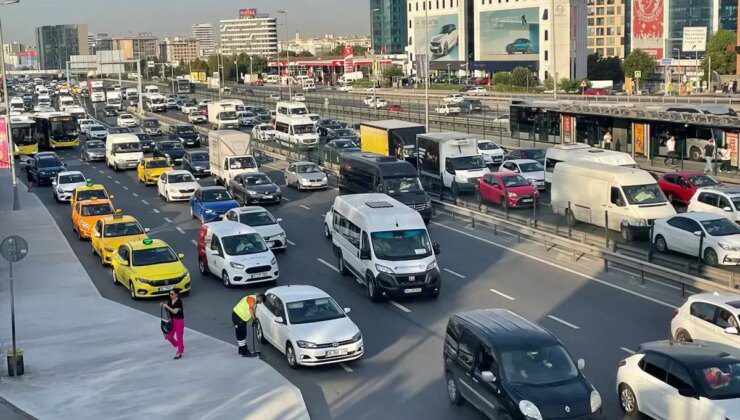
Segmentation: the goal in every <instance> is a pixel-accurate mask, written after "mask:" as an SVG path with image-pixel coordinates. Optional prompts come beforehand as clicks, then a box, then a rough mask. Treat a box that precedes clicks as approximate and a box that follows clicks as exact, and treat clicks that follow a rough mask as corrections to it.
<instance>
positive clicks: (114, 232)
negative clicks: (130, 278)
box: [90, 213, 149, 265]
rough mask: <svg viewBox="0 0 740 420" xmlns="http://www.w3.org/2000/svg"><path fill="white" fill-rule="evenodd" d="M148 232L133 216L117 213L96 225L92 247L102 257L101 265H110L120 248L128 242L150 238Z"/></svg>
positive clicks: (91, 241)
mask: <svg viewBox="0 0 740 420" xmlns="http://www.w3.org/2000/svg"><path fill="white" fill-rule="evenodd" d="M148 232H149V228H142V227H141V225H140V224H139V222H138V221H137V220H136V219H135V218H134V217H133V216H125V215H123V214H120V213H117V214H114V215H113V216H112V217H104V218H102V219H100V220H98V221H97V222H96V223H95V226H93V230H92V235H91V236H90V247H91V248H92V252H93V253H94V254H97V255H98V256H99V257H100V263H101V264H103V265H108V264H110V262H111V260H112V259H113V253H114V252H116V250H118V247H120V246H121V245H123V244H125V243H126V242H131V241H141V240H144V239H146V238H148V235H147V233H148Z"/></svg>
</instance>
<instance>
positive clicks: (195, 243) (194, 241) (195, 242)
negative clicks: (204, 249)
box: [190, 239, 198, 246]
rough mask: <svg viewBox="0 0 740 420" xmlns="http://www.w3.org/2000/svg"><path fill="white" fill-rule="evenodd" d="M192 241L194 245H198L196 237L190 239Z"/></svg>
mask: <svg viewBox="0 0 740 420" xmlns="http://www.w3.org/2000/svg"><path fill="white" fill-rule="evenodd" d="M190 243H191V244H193V245H196V246H197V245H198V242H197V241H196V240H195V239H191V240H190Z"/></svg>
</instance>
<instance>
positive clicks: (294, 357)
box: [254, 285, 365, 368]
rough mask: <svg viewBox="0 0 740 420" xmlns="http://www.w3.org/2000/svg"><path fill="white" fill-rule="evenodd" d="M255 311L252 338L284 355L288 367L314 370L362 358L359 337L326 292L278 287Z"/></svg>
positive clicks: (269, 291) (312, 288) (298, 286)
mask: <svg viewBox="0 0 740 420" xmlns="http://www.w3.org/2000/svg"><path fill="white" fill-rule="evenodd" d="M265 296H266V298H265V301H264V302H263V303H262V304H259V305H257V308H256V309H255V320H254V322H255V328H256V331H255V334H256V337H257V340H259V341H260V343H270V344H272V345H273V346H274V347H275V348H276V349H278V350H279V351H280V352H282V353H283V354H285V358H286V360H287V363H288V366H290V367H291V368H297V367H299V366H317V365H324V364H329V363H339V362H347V361H350V360H356V359H358V358H360V357H362V355H363V353H364V352H365V348H364V345H363V341H362V334H361V333H360V329H359V328H357V325H355V323H354V322H352V320H351V319H350V318H349V317H348V316H347V314H348V313H349V308H344V309H342V308H341V307H340V306H339V305H338V304H337V303H336V302H335V301H334V299H332V298H331V296H329V295H328V294H326V292H324V291H322V290H321V289H318V288H316V287H314V286H302V285H291V286H279V287H275V288H272V289H268V290H267V291H266V292H265Z"/></svg>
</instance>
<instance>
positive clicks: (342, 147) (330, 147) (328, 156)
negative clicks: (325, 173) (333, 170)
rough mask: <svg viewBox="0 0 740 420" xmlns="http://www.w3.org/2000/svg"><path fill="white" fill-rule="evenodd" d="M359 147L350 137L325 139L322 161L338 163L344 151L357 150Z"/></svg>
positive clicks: (351, 151)
mask: <svg viewBox="0 0 740 420" xmlns="http://www.w3.org/2000/svg"><path fill="white" fill-rule="evenodd" d="M359 151H360V148H359V147H358V146H357V143H356V142H355V141H354V140H352V139H336V140H330V141H327V142H326V144H325V145H324V148H323V155H324V162H330V163H339V161H340V160H341V159H342V156H343V155H344V154H345V153H353V152H359Z"/></svg>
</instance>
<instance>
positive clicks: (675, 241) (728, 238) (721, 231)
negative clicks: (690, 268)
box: [651, 212, 740, 266]
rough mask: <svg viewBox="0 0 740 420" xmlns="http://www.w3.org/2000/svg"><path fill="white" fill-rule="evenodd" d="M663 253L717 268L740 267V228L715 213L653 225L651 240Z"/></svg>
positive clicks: (683, 216) (680, 216)
mask: <svg viewBox="0 0 740 420" xmlns="http://www.w3.org/2000/svg"><path fill="white" fill-rule="evenodd" d="M651 240H652V241H653V243H654V244H655V249H657V250H658V251H659V252H668V251H675V252H679V253H681V254H686V255H689V256H690V257H694V258H696V257H697V256H698V255H699V244H700V243H701V256H702V258H703V259H704V262H705V263H707V264H709V265H712V266H716V265H738V264H740V226H738V225H737V224H735V223H734V222H732V221H730V220H729V219H727V218H725V217H723V216H718V215H716V214H714V213H703V212H701V213H700V212H694V213H680V214H677V215H675V216H671V217H666V218H663V219H658V220H656V221H655V223H653V236H652V238H651Z"/></svg>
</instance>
